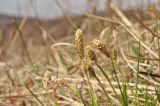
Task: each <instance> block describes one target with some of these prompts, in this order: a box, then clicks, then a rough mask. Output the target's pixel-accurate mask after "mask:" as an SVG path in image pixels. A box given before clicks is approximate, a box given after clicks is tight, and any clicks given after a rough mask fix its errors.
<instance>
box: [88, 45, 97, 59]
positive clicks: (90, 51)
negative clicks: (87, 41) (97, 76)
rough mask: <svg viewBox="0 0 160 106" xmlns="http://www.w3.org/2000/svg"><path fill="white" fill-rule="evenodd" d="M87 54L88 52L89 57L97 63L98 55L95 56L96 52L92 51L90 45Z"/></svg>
mask: <svg viewBox="0 0 160 106" xmlns="http://www.w3.org/2000/svg"><path fill="white" fill-rule="evenodd" d="M87 52H88V55H89V57H90V59H91V60H92V61H97V57H96V54H95V52H94V51H93V50H92V48H91V46H90V45H89V46H87Z"/></svg>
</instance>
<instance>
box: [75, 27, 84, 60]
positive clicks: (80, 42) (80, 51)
mask: <svg viewBox="0 0 160 106" xmlns="http://www.w3.org/2000/svg"><path fill="white" fill-rule="evenodd" d="M82 34H83V33H82V30H81V29H77V31H76V33H75V46H76V49H77V53H78V55H79V57H80V58H81V59H83V57H84V50H83V39H82Z"/></svg>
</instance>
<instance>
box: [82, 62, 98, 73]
mask: <svg viewBox="0 0 160 106" xmlns="http://www.w3.org/2000/svg"><path fill="white" fill-rule="evenodd" d="M82 64H83V68H84V70H85V71H86V72H89V73H90V74H91V75H93V76H95V75H96V74H95V72H94V68H93V67H92V66H91V65H90V64H89V62H88V61H87V60H83V61H82Z"/></svg>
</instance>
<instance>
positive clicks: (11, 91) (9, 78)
mask: <svg viewBox="0 0 160 106" xmlns="http://www.w3.org/2000/svg"><path fill="white" fill-rule="evenodd" d="M109 10H110V11H111V13H112V14H109V15H107V16H105V15H103V16H100V15H98V13H97V11H96V9H95V8H94V7H93V11H92V14H84V17H81V19H80V18H78V19H76V18H75V19H73V20H72V19H71V18H69V17H68V16H66V17H67V18H66V20H68V22H69V23H70V26H69V25H68V26H65V28H63V27H62V26H63V25H60V27H54V28H52V30H48V29H47V28H46V27H44V25H43V23H42V22H37V23H36V25H35V27H36V29H37V30H38V33H36V34H38V35H37V36H36V37H35V36H34V37H32V34H33V33H34V31H37V30H34V29H32V30H31V33H28V32H27V31H26V32H25V31H24V30H25V25H26V22H27V21H26V20H27V19H26V18H24V19H23V20H22V21H21V22H17V21H12V24H13V26H15V27H14V30H13V32H14V33H11V34H10V36H8V38H5V39H4V35H3V34H4V33H3V29H2V30H1V33H0V34H1V35H0V36H1V45H2V48H1V55H0V56H1V62H0V70H1V74H0V106H41V105H42V106H83V105H84V106H121V105H122V106H132V105H133V106H159V105H160V90H159V88H160V46H159V45H160V41H159V38H160V12H159V10H158V9H157V8H156V7H155V6H151V7H150V8H149V9H148V10H146V11H145V12H144V13H143V14H145V15H143V18H142V15H139V14H140V12H139V11H136V12H134V13H133V12H132V11H130V12H129V13H130V14H129V15H125V14H124V13H123V12H122V11H121V10H120V9H118V7H116V6H115V5H113V4H112V3H111V4H110V8H109ZM129 17H130V18H129ZM146 17H147V18H146ZM56 25H57V24H56ZM62 33H63V35H67V36H63V37H56V39H55V35H57V36H58V34H62ZM30 34H31V35H30ZM5 37H6V35H5ZM9 38H10V39H9ZM2 41H3V43H2ZM37 42H38V43H37Z"/></svg>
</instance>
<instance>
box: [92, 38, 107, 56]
mask: <svg viewBox="0 0 160 106" xmlns="http://www.w3.org/2000/svg"><path fill="white" fill-rule="evenodd" d="M93 45H95V46H96V47H97V48H98V50H99V51H100V52H102V53H104V54H105V55H107V56H108V57H110V54H109V50H108V49H107V47H106V46H105V45H104V44H103V43H102V42H101V41H99V40H97V39H94V40H93Z"/></svg>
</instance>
